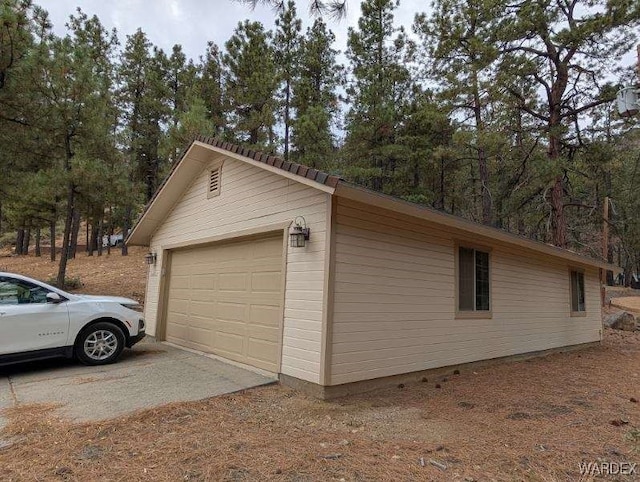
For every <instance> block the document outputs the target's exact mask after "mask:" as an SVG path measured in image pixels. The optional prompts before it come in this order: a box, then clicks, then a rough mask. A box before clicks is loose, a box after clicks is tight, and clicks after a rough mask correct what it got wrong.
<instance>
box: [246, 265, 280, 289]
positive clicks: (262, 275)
mask: <svg viewBox="0 0 640 482" xmlns="http://www.w3.org/2000/svg"><path fill="white" fill-rule="evenodd" d="M254 269H255V268H254ZM281 284H282V273H281V272H280V271H262V272H254V273H251V291H253V292H256V291H267V292H271V293H273V292H278V293H279V292H280V285H281Z"/></svg>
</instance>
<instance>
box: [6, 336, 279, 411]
mask: <svg viewBox="0 0 640 482" xmlns="http://www.w3.org/2000/svg"><path fill="white" fill-rule="evenodd" d="M145 346H146V347H147V348H148V347H149V346H154V350H153V351H152V352H151V354H149V355H144V351H143V350H145ZM156 347H157V348H156ZM160 347H162V348H160ZM135 350H136V351H135V352H133V355H130V356H129V357H127V359H124V360H122V361H120V362H119V363H116V364H114V365H108V366H105V367H84V366H78V365H70V366H65V367H64V368H62V369H57V370H53V371H49V370H44V371H36V372H30V373H25V374H20V373H13V374H12V383H13V389H14V391H15V394H16V398H17V402H18V404H23V403H52V402H53V403H59V404H61V408H60V410H61V412H62V414H63V415H64V416H66V417H69V418H71V419H73V420H75V421H90V420H102V419H108V418H113V417H116V416H119V415H124V414H127V413H130V412H133V411H135V410H139V409H144V408H151V407H157V406H160V405H165V404H167V403H171V402H180V401H192V400H201V399H204V398H209V397H213V396H216V395H222V394H225V393H230V392H235V391H238V390H243V389H247V388H251V387H255V386H259V385H265V384H269V383H273V382H274V381H275V379H274V378H269V377H266V376H263V375H260V374H257V373H254V372H252V371H249V370H245V369H242V368H239V367H235V366H232V365H229V364H226V363H223V362H221V361H218V360H214V359H211V358H209V357H206V356H202V355H199V354H195V353H190V352H186V351H183V350H178V349H176V348H172V347H166V346H162V345H159V344H155V343H154V344H153V345H151V344H146V343H144V344H141V345H140V348H138V347H136V349H135ZM130 353H132V352H130ZM135 353H138V354H139V355H144V356H138V355H135ZM3 393H4V388H3V385H0V403H2V400H3V398H2V397H3V396H4V395H3ZM9 395H11V391H9ZM5 398H6V397H5ZM5 403H9V404H11V403H12V402H11V398H9V400H8V401H7V402H5Z"/></svg>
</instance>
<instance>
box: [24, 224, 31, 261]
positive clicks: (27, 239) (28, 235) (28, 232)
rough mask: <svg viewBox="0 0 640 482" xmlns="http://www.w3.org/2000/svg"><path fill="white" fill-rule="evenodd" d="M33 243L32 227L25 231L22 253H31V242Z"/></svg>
mask: <svg viewBox="0 0 640 482" xmlns="http://www.w3.org/2000/svg"><path fill="white" fill-rule="evenodd" d="M30 243H31V228H27V229H25V231H24V240H23V242H22V254H24V255H27V254H29V244H30Z"/></svg>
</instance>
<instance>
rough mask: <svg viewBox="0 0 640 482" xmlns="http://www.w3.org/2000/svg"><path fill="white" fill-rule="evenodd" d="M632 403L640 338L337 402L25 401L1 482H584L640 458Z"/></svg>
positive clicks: (281, 397)
mask: <svg viewBox="0 0 640 482" xmlns="http://www.w3.org/2000/svg"><path fill="white" fill-rule="evenodd" d="M436 383H439V384H440V385H441V387H442V388H440V389H437V388H435V384H436ZM632 398H635V399H639V398H640V333H623V332H613V331H609V330H607V332H606V336H605V341H604V343H603V345H602V346H600V347H596V348H590V349H587V350H584V351H581V352H574V353H566V354H554V355H551V356H548V357H546V358H541V359H534V360H529V361H521V362H513V363H507V364H502V365H498V366H494V367H486V368H481V369H478V370H476V371H475V372H471V371H469V372H464V371H463V372H462V373H461V374H460V375H451V376H448V377H447V380H446V381H444V380H442V377H440V378H438V379H437V380H436V379H433V380H429V381H428V382H426V383H418V384H413V385H408V386H406V387H404V388H402V389H400V388H394V389H390V390H385V391H379V392H376V393H373V394H366V395H361V396H356V397H349V398H345V399H341V400H337V401H333V402H322V401H318V400H314V399H311V398H307V397H305V396H302V395H300V394H298V393H296V392H294V391H292V390H289V389H287V388H282V387H279V386H271V387H266V388H258V389H254V390H249V391H246V392H243V393H238V394H233V395H227V396H222V397H218V398H213V399H209V400H204V401H200V402H190V403H179V404H172V405H168V406H165V407H161V408H158V409H153V410H147V411H142V412H139V413H135V414H133V415H131V416H129V417H124V418H118V419H114V420H110V421H105V422H100V423H83V424H73V423H69V422H68V421H65V420H62V419H59V418H57V416H56V412H55V411H54V410H53V407H51V406H19V407H18V408H17V409H12V410H10V411H9V414H8V415H9V419H10V423H9V425H8V427H7V428H6V430H5V433H4V434H2V436H3V437H5V438H6V437H10V438H12V440H14V444H13V445H12V446H10V447H8V448H5V449H2V450H0V480H3V481H5V480H8V481H10V480H82V481H89V480H90V481H100V480H126V481H129V480H134V481H135V480H153V481H177V480H282V481H307V480H309V481H311V480H314V481H315V480H478V481H480V480H530V481H552V480H578V479H579V471H578V470H579V469H578V463H579V462H580V461H583V460H584V461H598V460H604V461H629V462H640V452H639V451H640V446H638V441H637V440H635V441H634V439H633V438H632V436H631V435H632V434H633V433H634V432H633V431H634V430H638V429H639V428H640V404H638V403H634V402H632V401H631V399H632ZM614 420H622V421H624V422H627V423H625V424H623V425H620V426H615V425H612V424H611V422H612V421H614ZM634 451H635V452H634ZM421 459H422V461H424V464H425V465H424V466H422V464H421ZM431 460H434V461H436V462H438V463H442V464H444V465H446V467H447V468H446V470H445V471H442V470H440V469H438V468H437V467H435V466H433V465H431V464H430V461H431ZM619 480H625V479H624V478H622V479H619ZM628 480H631V478H629V479H628Z"/></svg>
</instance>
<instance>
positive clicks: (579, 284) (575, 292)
mask: <svg viewBox="0 0 640 482" xmlns="http://www.w3.org/2000/svg"><path fill="white" fill-rule="evenodd" d="M571 311H573V312H574V313H582V312H585V311H586V306H585V302H584V273H583V272H582V271H576V270H571Z"/></svg>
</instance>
